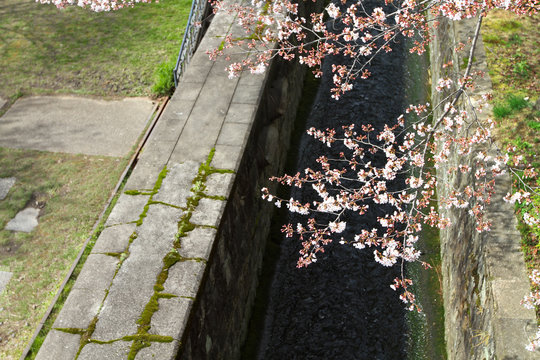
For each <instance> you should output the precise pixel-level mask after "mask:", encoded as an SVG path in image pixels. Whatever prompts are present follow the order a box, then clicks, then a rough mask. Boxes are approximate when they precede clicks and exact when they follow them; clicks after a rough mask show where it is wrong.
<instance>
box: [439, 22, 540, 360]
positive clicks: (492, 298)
mask: <svg viewBox="0 0 540 360" xmlns="http://www.w3.org/2000/svg"><path fill="white" fill-rule="evenodd" d="M474 27H475V20H474V19H472V20H464V21H459V22H453V21H448V20H442V21H440V24H439V26H438V27H437V28H436V29H434V36H435V37H434V40H433V43H432V44H431V48H430V50H431V51H430V58H431V71H432V79H434V80H433V82H435V81H436V80H437V79H439V78H440V77H442V76H451V77H452V78H453V79H454V80H456V79H457V75H456V74H455V73H454V71H456V69H457V70H458V71H459V69H462V68H463V64H464V57H467V56H468V51H467V52H460V53H456V52H454V50H453V49H454V47H455V46H456V45H457V44H458V43H460V42H462V43H465V44H467V39H468V38H469V37H472V35H473V34H474ZM475 59H476V64H477V65H475V69H477V70H482V71H484V72H485V73H486V77H485V78H484V79H479V80H478V81H477V86H476V88H475V91H474V93H473V96H472V101H475V100H476V99H478V97H480V96H481V94H483V93H486V92H490V91H491V81H490V79H489V76H488V75H487V65H486V57H485V50H484V46H483V44H482V42H481V41H480V43H479V44H478V47H477V50H476V52H475ZM449 61H453V64H454V67H453V68H452V69H450V68H446V69H443V67H442V65H443V64H445V63H448V62H449ZM461 72H464V70H461ZM432 87H433V90H432V103H433V104H437V103H438V102H439V101H440V100H441V98H442V96H443V94H441V93H437V92H436V91H435V87H434V85H432ZM460 106H461V107H465V106H466V105H465V104H464V102H463V101H462V102H461V103H460ZM441 113H442V112H441V110H438V111H435V115H434V118H437V117H438V116H439V115H440V114H441ZM487 116H491V113H490V109H489V108H488V109H486V110H484V112H482V113H480V114H479V117H483V118H485V117H487ZM474 156H475V153H474V152H473V153H472V154H471V155H469V156H463V155H459V154H457V153H454V154H451V158H450V161H449V162H448V163H447V164H446V165H445V166H443V167H441V168H440V169H439V170H438V173H437V176H438V179H439V184H438V188H437V191H438V194H439V195H440V196H444V195H447V194H448V191H450V190H449V189H451V187H454V188H458V189H463V188H464V187H465V186H467V185H470V184H473V182H474V175H465V174H461V173H460V172H459V171H454V172H451V173H448V172H447V170H448V169H449V168H451V167H453V166H456V164H458V163H459V164H464V163H465V164H469V165H471V166H474V162H473V159H474ZM472 174H474V171H473V172H472ZM510 185H511V179H510V178H509V177H508V176H505V177H501V178H498V180H497V185H496V195H495V196H494V198H493V201H492V203H491V204H490V206H489V207H488V208H487V217H488V219H490V220H491V221H492V222H493V228H492V230H491V231H490V232H488V233H478V232H477V231H476V230H475V226H476V224H475V223H474V221H473V219H472V217H471V216H470V215H468V214H467V212H466V211H456V210H451V211H449V210H446V209H444V208H440V210H441V212H442V213H443V214H444V215H445V216H448V217H449V218H450V220H451V222H452V224H453V226H452V227H450V228H447V229H445V230H442V231H441V257H442V275H443V284H442V287H443V295H444V307H445V337H446V343H447V352H448V358H449V359H450V360H453V359H459V360H461V359H471V360H472V359H486V360H491V359H499V360H501V359H533V358H538V357H539V356H540V355H539V354H538V353H536V354H533V353H530V352H528V351H526V350H525V345H526V344H527V341H528V338H529V337H530V336H532V335H533V333H534V329H535V324H536V319H535V314H534V311H532V310H526V309H525V308H523V307H522V306H521V305H520V300H521V298H522V297H523V296H524V295H525V294H527V293H528V291H529V282H528V279H527V274H526V270H525V264H524V260H523V254H522V252H521V249H520V234H519V232H518V231H517V229H516V219H515V216H514V212H513V206H512V205H510V204H507V203H505V202H504V201H503V200H502V196H503V195H504V194H506V192H508V191H509V189H510Z"/></svg>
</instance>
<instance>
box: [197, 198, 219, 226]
mask: <svg viewBox="0 0 540 360" xmlns="http://www.w3.org/2000/svg"><path fill="white" fill-rule="evenodd" d="M224 208H225V201H222V200H212V199H201V200H200V201H199V206H197V208H196V209H195V211H194V212H193V215H192V216H191V222H192V223H193V224H196V225H207V226H213V227H215V228H217V227H218V226H219V222H220V221H221V213H222V212H223V209H224Z"/></svg>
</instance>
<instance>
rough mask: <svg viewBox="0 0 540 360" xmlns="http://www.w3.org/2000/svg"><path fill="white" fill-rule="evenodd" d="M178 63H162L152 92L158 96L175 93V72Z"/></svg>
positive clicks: (156, 73)
mask: <svg viewBox="0 0 540 360" xmlns="http://www.w3.org/2000/svg"><path fill="white" fill-rule="evenodd" d="M175 65H176V62H175V61H174V60H170V61H166V62H162V63H161V64H159V65H158V67H157V69H156V72H155V75H154V85H153V86H152V92H153V93H154V94H155V95H157V96H167V95H172V93H173V91H174V78H173V71H174V66H175Z"/></svg>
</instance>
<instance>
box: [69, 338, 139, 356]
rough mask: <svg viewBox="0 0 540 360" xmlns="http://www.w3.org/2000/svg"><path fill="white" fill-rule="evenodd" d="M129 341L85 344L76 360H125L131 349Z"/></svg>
mask: <svg viewBox="0 0 540 360" xmlns="http://www.w3.org/2000/svg"><path fill="white" fill-rule="evenodd" d="M131 344H132V342H131V341H116V342H113V343H112V344H96V343H90V344H87V345H86V346H85V347H84V348H83V349H82V351H81V354H80V355H79V357H78V358H77V359H78V360H125V359H127V357H128V354H129V350H130V348H131Z"/></svg>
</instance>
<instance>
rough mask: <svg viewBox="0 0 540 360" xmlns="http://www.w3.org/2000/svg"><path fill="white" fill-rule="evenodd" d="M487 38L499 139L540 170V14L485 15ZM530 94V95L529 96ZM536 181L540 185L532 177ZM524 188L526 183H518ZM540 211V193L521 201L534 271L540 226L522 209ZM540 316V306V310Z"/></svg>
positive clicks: (520, 211)
mask: <svg viewBox="0 0 540 360" xmlns="http://www.w3.org/2000/svg"><path fill="white" fill-rule="evenodd" d="M485 20H486V21H485V22H484V25H483V37H484V38H488V39H491V40H495V39H500V41H489V42H488V43H487V44H486V48H487V50H488V51H486V55H487V63H488V67H489V74H490V75H491V80H492V82H493V95H494V101H493V104H494V108H493V112H494V115H495V117H496V119H497V127H496V132H495V133H496V138H497V142H498V143H499V144H500V145H501V147H502V148H505V147H506V146H507V145H513V146H515V148H516V150H517V151H516V153H517V155H522V156H523V157H524V160H525V161H526V162H528V163H530V164H531V165H532V166H533V167H535V168H536V169H538V168H539V167H540V111H538V109H535V108H534V106H533V104H535V103H536V102H537V101H538V74H539V73H540V50H539V48H540V46H539V45H540V44H539V41H540V40H539V39H540V18H539V17H538V16H531V17H528V16H523V17H518V16H515V15H511V14H509V13H507V12H504V11H498V10H497V11H492V12H490V13H489V15H488V16H487V17H486V19H485ZM526 98H528V100H525V99H526ZM530 185H532V186H535V185H536V186H538V185H539V184H538V183H537V182H536V183H535V182H534V180H531V182H530ZM515 186H517V187H518V188H519V187H520V186H521V184H520V183H519V182H518V183H516V184H515ZM525 211H527V212H532V213H536V214H540V196H538V195H534V196H533V204H532V205H523V204H516V213H517V218H518V223H519V225H518V228H519V230H520V232H521V235H522V239H521V242H522V249H523V253H524V255H525V262H526V264H527V267H528V268H529V270H531V269H540V254H538V251H539V250H540V241H539V240H540V227H538V226H532V227H531V226H528V225H526V224H525V223H524V222H523V219H522V214H523V213H524V212H525ZM537 318H538V319H540V309H537Z"/></svg>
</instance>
